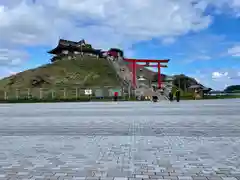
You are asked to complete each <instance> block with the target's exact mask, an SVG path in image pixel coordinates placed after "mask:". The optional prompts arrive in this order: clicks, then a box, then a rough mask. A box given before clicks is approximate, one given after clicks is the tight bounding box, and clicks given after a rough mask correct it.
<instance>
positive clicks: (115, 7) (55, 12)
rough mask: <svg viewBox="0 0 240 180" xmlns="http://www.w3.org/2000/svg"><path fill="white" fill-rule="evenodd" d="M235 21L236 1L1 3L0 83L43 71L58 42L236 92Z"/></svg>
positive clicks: (239, 41) (239, 25)
mask: <svg viewBox="0 0 240 180" xmlns="http://www.w3.org/2000/svg"><path fill="white" fill-rule="evenodd" d="M89 7H91V8H89ZM239 15H240V1H239V0H228V1H226V0H219V1H215V0H212V1H209V0H199V1H193V0H179V1H177V0H158V1H156V0H149V1H144V0H133V1H127V0H122V1H117V0H109V1H107V0H102V1H99V0H98V1H97V0H88V1H85V0H82V1H75V0H68V1H67V0H52V1H47V0H41V1H38V0H35V1H31V0H1V2H0V20H1V24H0V69H1V73H0V76H1V77H5V76H8V75H10V74H14V73H16V72H19V71H23V70H25V69H29V68H34V67H37V66H39V65H42V64H45V63H49V59H50V57H51V56H50V55H49V54H47V51H48V50H50V49H51V48H54V47H55V46H56V45H57V43H58V39H59V38H65V39H70V40H75V41H78V40H80V39H82V38H84V39H85V40H86V41H87V42H89V43H91V44H92V45H93V46H94V47H96V48H103V49H104V50H107V49H108V48H111V47H118V48H121V49H123V50H124V52H125V56H126V57H130V58H151V59H153V58H154V59H165V58H167V59H170V63H169V67H168V68H166V69H164V70H163V73H166V74H169V75H171V74H186V75H189V76H191V77H194V78H196V79H197V80H198V81H199V82H200V83H202V84H204V85H206V86H209V87H212V88H214V89H224V88H225V86H227V85H232V84H240V35H239V32H240V16H239Z"/></svg>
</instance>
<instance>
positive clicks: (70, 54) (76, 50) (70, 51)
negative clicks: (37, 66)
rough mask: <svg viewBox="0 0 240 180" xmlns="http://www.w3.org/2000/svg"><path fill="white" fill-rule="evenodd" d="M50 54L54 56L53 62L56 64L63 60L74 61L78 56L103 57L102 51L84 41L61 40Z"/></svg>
mask: <svg viewBox="0 0 240 180" xmlns="http://www.w3.org/2000/svg"><path fill="white" fill-rule="evenodd" d="M48 53H49V54H52V55H54V56H53V58H52V59H51V62H55V61H57V60H60V59H62V58H67V59H69V60H70V59H74V58H75V57H77V56H78V55H90V56H97V57H99V56H100V55H101V49H94V48H92V46H91V44H86V42H85V40H84V39H83V40H81V41H78V42H74V41H68V40H64V39H60V40H59V42H58V45H57V47H55V48H54V49H52V50H50V51H48Z"/></svg>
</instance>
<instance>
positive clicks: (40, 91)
mask: <svg viewBox="0 0 240 180" xmlns="http://www.w3.org/2000/svg"><path fill="white" fill-rule="evenodd" d="M39 98H40V99H42V88H40V89H39Z"/></svg>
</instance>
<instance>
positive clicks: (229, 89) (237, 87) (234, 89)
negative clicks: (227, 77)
mask: <svg viewBox="0 0 240 180" xmlns="http://www.w3.org/2000/svg"><path fill="white" fill-rule="evenodd" d="M224 91H225V92H228V93H229V92H240V85H232V86H228V87H226V89H225V90H224Z"/></svg>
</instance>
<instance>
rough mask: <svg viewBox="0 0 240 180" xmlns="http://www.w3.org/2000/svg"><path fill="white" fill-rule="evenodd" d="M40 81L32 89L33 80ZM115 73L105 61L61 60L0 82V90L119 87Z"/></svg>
mask: <svg viewBox="0 0 240 180" xmlns="http://www.w3.org/2000/svg"><path fill="white" fill-rule="evenodd" d="M39 78H40V79H41V80H42V82H41V83H40V84H39V85H37V86H35V85H32V82H33V80H36V79H39ZM119 85H120V83H119V81H118V79H117V78H116V72H115V71H114V69H113V68H112V67H111V66H110V65H109V63H108V62H107V61H106V60H105V59H101V58H100V59H97V58H95V57H89V56H85V57H83V58H78V59H76V60H61V61H58V62H55V63H51V64H46V65H43V66H41V67H38V68H36V69H30V70H27V71H24V72H20V73H18V74H16V75H13V76H10V77H7V78H4V79H2V80H0V90H8V91H9V90H14V89H17V88H19V89H23V88H54V89H62V88H66V87H67V88H75V87H82V88H84V87H93V86H95V87H103V86H119Z"/></svg>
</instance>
